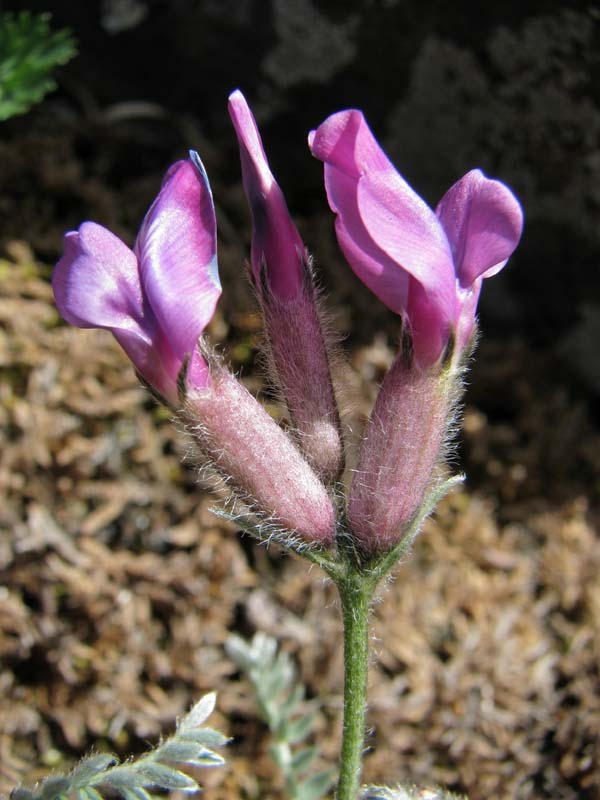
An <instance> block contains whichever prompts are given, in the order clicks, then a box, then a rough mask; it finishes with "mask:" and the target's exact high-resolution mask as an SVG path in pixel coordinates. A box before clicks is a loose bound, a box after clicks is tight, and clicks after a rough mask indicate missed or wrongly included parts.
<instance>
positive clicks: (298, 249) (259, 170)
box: [229, 90, 305, 300]
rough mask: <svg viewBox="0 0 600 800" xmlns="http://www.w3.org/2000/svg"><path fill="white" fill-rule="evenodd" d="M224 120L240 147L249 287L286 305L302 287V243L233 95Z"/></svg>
mask: <svg viewBox="0 0 600 800" xmlns="http://www.w3.org/2000/svg"><path fill="white" fill-rule="evenodd" d="M229 115H230V116H231V121H232V122H233V127H234V128H235V132H236V135H237V138H238V142H239V145H240V157H241V161H242V180H243V182H244V191H245V192H246V197H247V198H248V202H249V204H250V209H251V211H252V250H251V263H252V275H253V278H254V282H255V284H256V286H257V287H258V288H259V290H260V287H261V284H262V282H263V281H265V282H266V284H267V285H268V287H269V289H270V291H271V292H272V293H273V295H274V296H275V297H277V298H278V299H279V300H288V299H290V298H291V297H294V296H295V295H296V294H297V293H298V292H299V291H300V288H301V286H302V280H303V273H304V262H305V254H304V244H303V242H302V239H301V238H300V234H299V233H298V230H297V228H296V226H295V225H294V223H293V222H292V220H291V217H290V214H289V211H288V208H287V205H286V202H285V198H284V196H283V193H282V191H281V189H280V188H279V184H278V183H277V181H276V180H275V178H274V177H273V173H272V172H271V170H270V169H269V164H268V161H267V157H266V155H265V151H264V149H263V146H262V141H261V138H260V133H259V132H258V128H257V126H256V121H255V119H254V116H253V115H252V112H251V111H250V108H249V107H248V103H247V102H246V98H245V97H244V95H243V94H242V93H241V92H240V91H239V90H236V91H235V92H233V93H232V94H231V95H230V97H229ZM263 270H265V274H264V275H263V274H262V273H263Z"/></svg>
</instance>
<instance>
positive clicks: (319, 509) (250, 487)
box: [182, 359, 335, 546]
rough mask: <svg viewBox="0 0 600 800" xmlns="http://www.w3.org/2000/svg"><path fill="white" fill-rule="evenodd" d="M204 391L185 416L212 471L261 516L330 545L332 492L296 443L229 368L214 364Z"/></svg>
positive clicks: (195, 394) (191, 395) (192, 395)
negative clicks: (227, 482) (224, 479)
mask: <svg viewBox="0 0 600 800" xmlns="http://www.w3.org/2000/svg"><path fill="white" fill-rule="evenodd" d="M210 377H211V380H210V381H209V382H208V384H207V386H206V387H205V388H204V389H199V390H196V391H190V392H188V395H187V398H186V404H185V407H184V409H183V411H182V417H183V420H184V423H185V424H186V427H187V429H188V430H189V431H190V433H191V434H192V436H193V437H194V439H195V440H196V442H197V443H198V445H199V446H200V448H201V450H202V451H203V453H204V454H205V455H206V456H207V457H208V458H209V459H210V462H211V463H212V465H213V467H214V468H215V469H216V470H217V472H218V473H219V474H221V475H222V476H223V477H225V478H226V479H227V480H229V481H232V482H233V486H234V487H235V489H236V490H237V493H238V494H240V495H241V496H242V498H243V499H244V500H245V501H246V502H247V503H248V505H249V506H250V507H251V510H252V511H253V512H255V513H257V514H258V515H259V516H263V517H265V518H266V519H267V520H268V521H269V522H271V523H273V524H274V525H278V526H280V527H282V528H285V529H286V530H287V531H292V532H295V533H297V534H298V536H300V537H301V538H302V539H304V540H305V541H307V542H309V543H310V542H315V543H319V544H321V545H323V546H328V545H330V544H331V542H332V540H333V534H334V529H335V515H334V511H333V506H332V503H331V500H330V498H329V496H328V494H327V491H326V489H325V487H324V486H323V484H322V483H321V481H320V480H319V479H318V477H317V475H316V474H315V473H314V472H313V470H312V469H311V467H310V466H309V464H308V463H307V462H306V461H305V459H304V458H303V457H302V455H301V454H300V453H299V451H298V450H297V448H296V447H295V445H294V443H293V442H292V440H291V439H290V438H289V437H288V436H287V435H286V434H285V433H284V431H283V430H282V429H281V428H280V427H279V426H278V425H277V423H276V422H275V421H274V420H273V419H272V418H271V417H270V416H269V414H268V413H267V412H266V411H265V409H264V408H263V407H262V406H261V405H260V404H259V403H258V402H257V401H256V400H255V399H254V397H252V395H251V394H250V393H249V392H248V391H247V390H246V389H245V388H244V386H242V384H241V383H240V382H239V381H238V380H236V378H235V377H234V376H233V375H232V374H231V373H230V372H229V371H228V370H227V369H225V368H224V367H222V366H221V365H219V364H218V363H215V362H214V360H212V359H211V360H210Z"/></svg>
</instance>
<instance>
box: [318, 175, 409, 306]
mask: <svg viewBox="0 0 600 800" xmlns="http://www.w3.org/2000/svg"><path fill="white" fill-rule="evenodd" d="M356 183H357V182H356V178H354V177H351V176H348V175H346V174H345V173H343V172H340V170H339V169H336V168H335V167H332V166H330V165H329V164H325V188H326V191H327V198H328V200H329V205H330V206H331V210H332V211H334V212H335V213H336V214H337V219H336V222H335V230H336V234H337V238H338V242H339V245H340V247H341V249H342V252H343V253H344V255H345V257H346V259H347V260H348V263H349V264H350V266H351V267H352V269H353V271H354V272H355V273H356V275H357V276H358V277H359V278H360V279H361V281H362V282H363V283H364V284H365V285H366V286H368V288H369V289H370V290H371V291H372V292H373V294H375V295H376V296H377V297H378V298H379V299H380V300H381V302H382V303H385V305H386V306H387V307H388V308H389V309H391V310H392V311H394V312H396V313H397V314H402V313H403V312H404V311H406V307H407V302H408V291H409V281H410V278H409V275H408V273H407V272H405V271H404V270H403V269H402V268H401V267H399V265H398V264H397V263H396V262H395V261H393V259H391V258H389V256H388V255H387V254H386V253H385V252H384V251H383V250H382V249H381V248H380V247H379V246H378V245H377V244H376V243H375V241H373V239H372V237H371V236H370V235H369V232H368V231H367V229H366V227H365V226H364V224H363V220H362V218H361V216H360V212H359V209H358V205H357V202H356Z"/></svg>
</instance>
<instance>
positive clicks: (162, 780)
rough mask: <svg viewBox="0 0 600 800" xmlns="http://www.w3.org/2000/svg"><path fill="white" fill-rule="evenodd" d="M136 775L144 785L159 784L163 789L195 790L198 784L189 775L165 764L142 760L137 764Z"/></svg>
mask: <svg viewBox="0 0 600 800" xmlns="http://www.w3.org/2000/svg"><path fill="white" fill-rule="evenodd" d="M135 776H136V778H137V779H138V780H139V782H140V783H141V784H142V785H143V786H158V787H160V788H161V789H182V790H183V791H188V792H189V791H192V792H195V791H196V790H197V789H198V784H197V783H196V781H195V780H194V779H193V778H190V776H189V775H186V774H185V773H183V772H180V771H179V770H178V769H173V768H172V767H166V766H165V765H164V764H153V763H152V762H143V761H142V762H141V763H140V764H139V765H136V769H135Z"/></svg>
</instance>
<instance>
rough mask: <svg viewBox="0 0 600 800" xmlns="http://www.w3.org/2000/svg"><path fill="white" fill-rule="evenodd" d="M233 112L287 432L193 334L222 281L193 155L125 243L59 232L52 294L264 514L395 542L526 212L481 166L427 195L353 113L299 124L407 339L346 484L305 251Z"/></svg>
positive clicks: (427, 474) (257, 149)
mask: <svg viewBox="0 0 600 800" xmlns="http://www.w3.org/2000/svg"><path fill="white" fill-rule="evenodd" d="M229 111H230V115H231V119H232V122H233V126H234V129H235V133H236V135H237V138H238V142H239V148H240V156H241V166H242V178H243V184H244V190H245V193H246V196H247V199H248V204H249V206H250V211H251V214H252V247H251V257H250V270H249V274H250V278H251V281H252V283H253V285H254V288H255V291H256V296H257V299H258V302H259V305H260V308H261V312H262V315H263V320H264V325H265V340H266V346H267V350H268V362H269V367H270V372H271V379H272V381H273V383H274V385H275V387H276V389H277V390H278V391H279V394H280V397H281V399H282V400H283V401H284V402H285V404H286V406H287V411H288V416H289V420H290V427H289V430H284V429H283V428H282V427H280V426H279V425H277V423H276V422H274V421H273V419H272V418H271V417H270V416H269V415H268V414H267V412H266V411H265V410H264V409H263V407H262V406H261V405H260V404H259V403H258V402H257V401H256V400H255V398H253V397H252V396H251V395H250V394H249V393H248V392H247V391H246V389H245V388H244V387H243V385H242V384H241V383H240V382H239V381H238V380H237V379H236V378H235V377H234V375H233V374H232V373H231V372H230V371H229V370H228V369H227V368H226V367H225V366H224V365H223V364H222V363H221V362H220V360H219V359H218V358H216V357H215V354H214V353H213V351H212V350H211V348H210V345H209V343H208V342H207V341H206V339H205V337H204V335H203V334H204V331H205V329H206V327H207V325H208V323H209V321H210V319H211V317H212V316H213V314H214V311H215V307H216V304H217V301H218V299H219V296H220V293H221V285H220V282H219V277H218V270H217V255H216V249H217V248H216V217H215V208H214V203H213V199H212V194H211V190H210V186H209V182H208V178H207V176H206V172H205V170H204V167H203V165H202V162H201V160H200V158H199V156H198V155H197V154H196V153H194V152H191V153H190V156H189V158H188V159H186V160H184V161H180V162H178V163H176V164H175V165H173V166H172V167H171V168H170V169H169V171H168V172H167V174H166V176H165V179H164V181H163V185H162V188H161V190H160V192H159V194H158V197H157V198H156V200H155V201H154V203H153V204H152V206H151V208H150V210H149V211H148V213H147V215H146V217H145V219H144V221H143V223H142V226H141V229H140V232H139V234H138V237H137V240H136V243H135V245H134V248H133V250H130V249H129V248H128V247H127V246H126V245H125V244H124V243H123V242H121V241H120V240H119V239H118V238H117V237H116V236H114V235H113V234H112V233H110V232H109V231H108V230H106V229H105V228H103V227H101V226H100V225H97V224H95V223H93V222H84V223H83V224H82V225H81V227H80V228H79V230H78V231H76V232H70V233H68V234H67V235H66V237H65V251H64V255H63V257H62V258H61V259H60V261H59V262H58V264H57V266H56V268H55V271H54V275H53V287H54V294H55V298H56V303H57V306H58V308H59V310H60V312H61V314H62V315H63V317H64V318H65V319H66V320H67V321H69V322H71V323H73V324H74V325H78V326H80V327H97V328H106V329H108V330H110V331H112V333H113V334H114V335H115V337H116V339H117V340H118V342H119V344H120V345H121V346H122V347H123V349H124V350H125V352H126V353H127V355H128V356H129V358H130V359H131V361H132V362H133V364H134V366H135V368H136V370H137V371H138V373H139V375H140V377H141V379H142V380H143V381H144V382H145V383H146V384H147V385H148V386H149V387H150V388H151V389H152V390H153V392H154V393H155V394H156V395H157V396H158V397H160V399H161V400H162V401H163V402H164V403H166V404H167V405H169V406H170V407H171V408H172V409H173V410H174V412H175V414H176V415H177V416H179V418H180V419H183V420H184V422H185V424H186V426H187V428H188V430H189V431H190V432H191V434H192V436H193V437H194V438H195V440H196V442H197V443H198V445H199V447H200V449H201V451H202V452H203V454H204V456H205V458H206V459H207V461H208V462H210V463H211V464H212V466H213V467H214V469H215V470H216V471H217V472H218V473H219V474H220V475H222V476H223V477H224V478H226V479H227V480H228V481H229V482H230V484H231V485H232V486H233V488H234V490H235V492H236V494H237V496H239V497H241V498H242V499H243V501H244V502H245V503H246V505H247V506H248V507H249V509H250V511H251V512H252V514H253V515H254V518H255V519H256V520H257V521H258V522H259V523H260V521H262V523H263V524H264V525H265V526H266V528H265V529H266V530H269V531H273V530H278V531H280V532H285V533H286V535H289V537H290V541H291V539H292V534H295V535H296V537H295V540H296V541H298V540H300V541H303V542H304V543H314V544H315V545H320V546H322V547H323V548H327V549H329V550H333V549H335V547H336V543H337V542H339V541H340V537H343V538H344V540H345V541H348V540H350V541H352V542H353V546H354V548H355V550H356V551H357V552H359V553H361V557H363V558H367V559H370V558H373V557H375V556H378V555H380V554H382V553H385V552H387V551H389V550H390V549H391V548H392V547H393V546H394V545H395V544H397V543H398V542H399V541H401V539H402V537H403V535H404V532H405V531H406V530H407V527H408V526H409V525H410V524H411V521H412V520H413V519H414V518H415V517H416V516H417V515H418V513H419V510H420V509H421V508H422V506H423V504H424V502H425V501H426V498H427V496H428V493H430V492H431V490H432V488H433V487H435V485H436V482H437V481H439V480H440V478H439V475H440V470H439V467H440V466H441V461H442V459H443V452H444V443H445V440H446V438H447V431H448V428H449V425H450V423H451V421H452V411H453V406H454V403H455V400H456V396H457V387H458V386H459V383H460V372H461V369H462V365H463V363H464V356H465V354H466V353H467V352H468V351H469V349H470V347H471V343H472V341H473V339H474V334H475V327H476V307H477V301H478V297H479V293H480V291H481V284H482V280H483V279H484V278H487V277H489V276H491V275H493V274H495V273H496V272H498V271H499V270H500V269H501V268H502V267H503V266H504V265H505V264H506V261H507V259H508V258H509V257H510V255H511V254H512V252H513V250H514V249H515V247H516V245H517V243H518V241H519V238H520V235H521V229H522V222H523V220H522V212H521V209H520V206H519V204H518V202H517V200H516V199H515V197H514V196H513V194H512V193H511V192H510V190H509V189H508V188H507V187H506V186H505V185H504V184H502V183H500V182H499V181H496V180H491V179H489V178H487V177H486V176H485V175H483V173H482V172H480V171H479V170H472V171H471V172H468V173H467V174H466V175H465V176H464V177H463V178H461V179H460V180H459V181H458V182H457V183H456V184H454V186H452V187H451V188H450V189H449V190H448V192H446V194H445V195H444V197H443V198H442V199H441V201H440V202H439V204H438V206H437V208H436V209H435V211H433V210H431V209H430V208H429V207H428V206H427V205H426V204H425V203H424V201H423V200H422V199H421V198H420V197H419V196H418V195H417V194H416V193H415V192H414V191H413V190H412V189H411V188H410V186H409V185H408V184H407V183H406V182H405V181H404V180H403V178H402V177H401V176H400V175H399V173H398V172H397V171H396V169H395V168H394V166H393V165H392V164H391V162H390V161H389V160H388V158H387V156H386V155H385V154H384V152H383V151H382V149H381V148H380V146H379V144H378V143H377V141H376V139H375V138H374V136H373V134H372V133H371V131H370V129H369V128H368V126H367V124H366V122H365V119H364V117H363V115H362V113H361V112H359V111H356V110H350V111H342V112H339V113H337V114H334V115H332V116H331V117H329V118H328V119H327V120H325V122H323V124H322V125H321V126H320V127H319V128H318V129H317V130H316V131H313V132H311V134H310V135H309V146H310V149H311V151H312V154H313V155H314V156H315V157H316V158H317V159H319V160H321V161H322V162H323V163H324V167H325V187H326V191H327V197H328V200H329V204H330V206H331V209H332V211H333V212H334V213H335V215H336V223H335V226H336V233H337V238H338V241H339V244H340V247H341V250H342V252H343V253H344V255H345V257H346V259H347V261H348V263H349V265H350V267H351V268H352V269H353V270H354V272H355V273H356V274H357V276H358V277H359V278H360V279H361V280H362V282H363V283H364V284H365V285H366V286H367V287H368V288H369V289H370V290H371V291H372V292H373V293H374V294H375V295H376V296H377V297H378V298H379V299H380V300H381V301H382V302H383V303H384V304H385V305H386V306H387V307H388V308H390V309H391V310H392V311H394V312H395V313H397V314H398V315H399V316H400V318H401V323H400V331H401V335H400V341H401V345H400V350H399V353H398V356H397V358H396V360H395V362H394V364H393V365H392V367H391V369H390V371H389V373H388V375H387V376H386V378H385V380H384V383H383V385H382V387H381V390H380V392H379V395H378V398H377V400H376V403H375V406H374V408H373V411H372V413H371V418H370V420H369V422H368V424H367V428H366V432H365V435H364V438H363V441H362V444H361V448H360V453H359V454H358V462H357V466H356V468H355V469H354V470H353V471H352V473H351V477H350V480H349V481H348V482H347V483H348V484H349V487H348V490H347V493H346V494H347V496H346V497H345V498H344V499H343V500H342V499H341V495H342V493H343V489H342V485H343V484H342V478H343V474H344V470H345V458H344V445H343V437H342V425H341V423H340V415H339V411H338V405H337V402H336V397H335V392H334V388H333V381H332V377H331V371H332V353H331V346H330V344H329V342H328V339H327V336H326V335H325V334H324V332H323V324H322V319H321V311H320V307H319V302H318V297H317V293H316V290H315V285H314V279H313V275H312V268H311V262H310V258H309V257H308V255H307V253H306V249H305V246H304V244H303V241H302V238H301V237H300V234H299V232H298V230H297V228H296V226H295V225H294V223H293V221H292V219H291V217H290V214H289V212H288V208H287V205H286V202H285V199H284V196H283V193H282V191H281V188H280V187H279V185H278V183H277V182H276V180H275V178H274V176H273V174H272V172H271V170H270V168H269V164H268V161H267V157H266V155H265V152H264V149H263V146H262V142H261V137H260V133H259V131H258V128H257V125H256V122H255V120H254V117H253V115H252V112H251V111H250V109H249V107H248V104H247V103H246V100H245V98H244V97H243V95H242V94H241V93H240V92H239V91H236V92H234V93H233V94H232V95H231V97H230V99H229ZM258 530H259V531H260V525H259V528H258Z"/></svg>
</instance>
